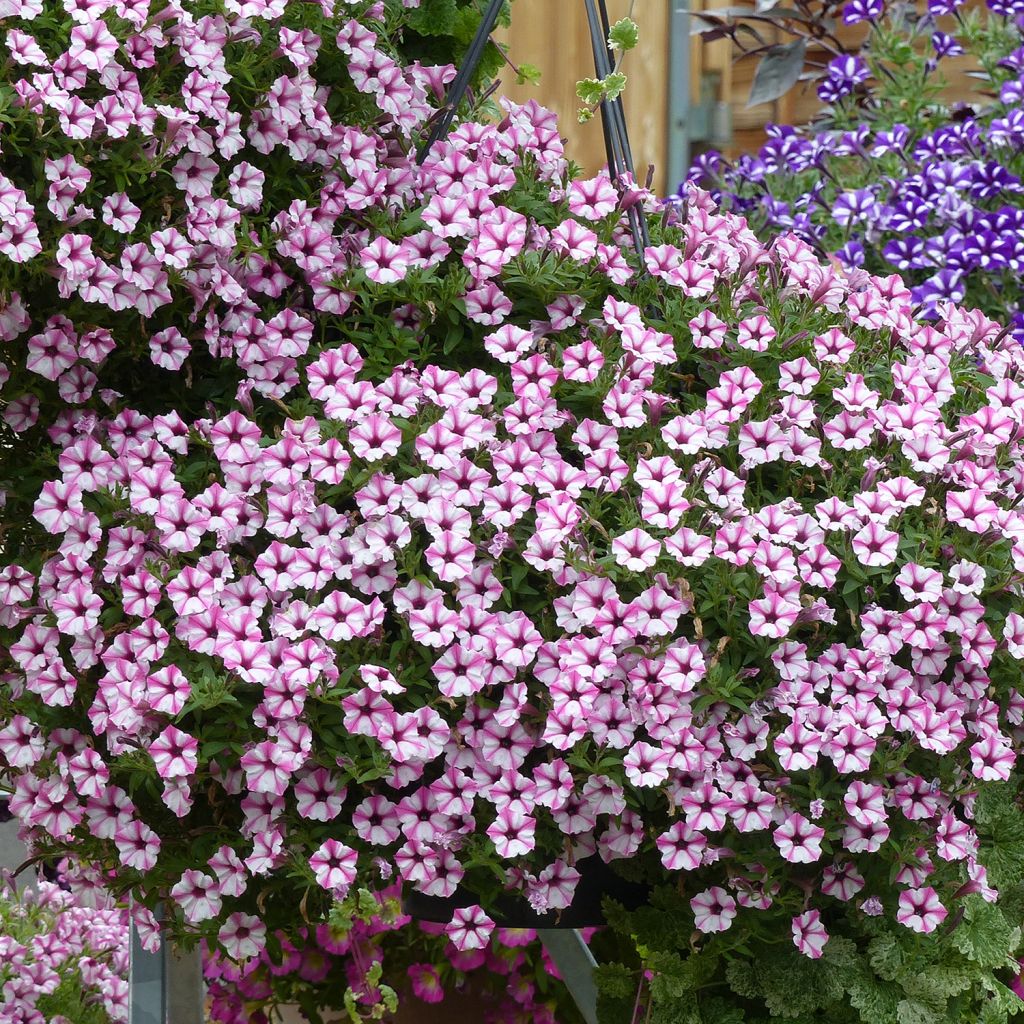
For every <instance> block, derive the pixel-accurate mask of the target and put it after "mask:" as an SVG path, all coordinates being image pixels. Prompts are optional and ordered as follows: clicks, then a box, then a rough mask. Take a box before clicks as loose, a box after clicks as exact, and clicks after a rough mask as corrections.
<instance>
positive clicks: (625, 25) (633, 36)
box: [608, 18, 640, 52]
mask: <svg viewBox="0 0 1024 1024" xmlns="http://www.w3.org/2000/svg"><path fill="white" fill-rule="evenodd" d="M639 39H640V27H639V26H638V25H637V23H636V22H635V21H633V19H632V18H622V19H621V20H620V21H617V22H615V24H614V25H612V27H611V31H610V32H609V33H608V45H609V46H610V47H611V48H612V49H613V50H622V51H623V52H625V51H626V50H632V49H633V47H634V46H636V44H637V42H638V41H639Z"/></svg>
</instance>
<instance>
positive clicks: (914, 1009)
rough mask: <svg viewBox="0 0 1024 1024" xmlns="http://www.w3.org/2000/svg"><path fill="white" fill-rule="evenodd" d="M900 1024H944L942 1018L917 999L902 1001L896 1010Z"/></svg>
mask: <svg viewBox="0 0 1024 1024" xmlns="http://www.w3.org/2000/svg"><path fill="white" fill-rule="evenodd" d="M896 1020H897V1021H898V1022H899V1024H942V1018H941V1017H940V1016H939V1014H938V1013H937V1012H936V1011H935V1010H933V1009H932V1008H931V1007H930V1006H928V1005H927V1004H926V1003H921V1002H918V1001H917V1000H916V999H901V1000H900V1004H899V1006H898V1007H897V1008H896Z"/></svg>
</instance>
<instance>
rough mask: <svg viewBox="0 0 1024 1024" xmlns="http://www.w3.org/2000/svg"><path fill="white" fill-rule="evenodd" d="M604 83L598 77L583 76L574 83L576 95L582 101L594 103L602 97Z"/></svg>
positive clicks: (598, 101)
mask: <svg viewBox="0 0 1024 1024" xmlns="http://www.w3.org/2000/svg"><path fill="white" fill-rule="evenodd" d="M604 93H605V90H604V83H603V82H602V81H601V80H600V79H599V78H584V79H582V80H581V81H579V82H577V83H576V95H577V96H579V98H580V99H581V100H583V102H584V103H589V104H591V105H595V104H598V103H600V102H601V100H603V99H604Z"/></svg>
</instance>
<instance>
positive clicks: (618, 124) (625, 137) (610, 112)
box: [583, 0, 650, 266]
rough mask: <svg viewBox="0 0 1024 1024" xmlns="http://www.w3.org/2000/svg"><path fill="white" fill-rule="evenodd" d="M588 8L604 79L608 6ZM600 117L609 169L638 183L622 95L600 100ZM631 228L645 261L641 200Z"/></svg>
mask: <svg viewBox="0 0 1024 1024" xmlns="http://www.w3.org/2000/svg"><path fill="white" fill-rule="evenodd" d="M583 2H584V5H585V6H586V9H587V23H588V24H589V26H590V44H591V47H592V48H593V51H594V70H595V71H596V72H597V77H598V78H599V79H601V80H602V81H603V80H604V79H605V78H607V77H608V76H609V75H610V74H611V73H612V68H613V64H612V55H611V52H610V50H609V49H608V42H607V40H608V35H609V33H610V31H611V26H610V25H609V23H608V9H607V7H605V2H604V0H601V11H600V13H598V10H597V7H596V5H595V3H594V0H583ZM601 119H602V122H603V124H604V126H605V148H606V156H607V158H608V173H609V174H610V175H611V177H612V180H613V181H616V180H621V179H622V178H623V177H625V176H626V175H628V176H629V177H631V178H632V179H633V183H634V185H636V171H635V170H634V168H633V152H632V150H631V149H630V145H629V132H628V131H627V130H626V114H625V110H624V108H623V106H622V97H621V96H616V97H615V99H614V100H608V99H603V100H602V101H601ZM626 215H627V217H628V218H629V227H630V232H631V233H632V235H633V245H634V246H635V247H636V253H637V257H638V258H639V259H640V262H641V266H642V265H643V258H644V250H645V249H646V248H647V246H648V245H650V235H649V233H648V230H647V218H646V217H645V216H644V212H643V210H642V209H641V207H640V204H639V203H634V204H633V205H631V206H630V207H629V210H628V211H627V214H626Z"/></svg>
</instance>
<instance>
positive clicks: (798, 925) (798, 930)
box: [793, 910, 828, 960]
mask: <svg viewBox="0 0 1024 1024" xmlns="http://www.w3.org/2000/svg"><path fill="white" fill-rule="evenodd" d="M827 943H828V932H827V931H825V926H824V925H823V924H822V923H821V914H820V912H819V911H817V910H807V911H805V912H804V913H802V914H800V915H799V917H794V918H793V944H794V945H795V946H796V948H797V949H799V950H800V952H801V953H803V955H804V956H806V957H810V958H811V959H812V960H820V959H821V956H822V953H823V952H824V949H825V945H826V944H827Z"/></svg>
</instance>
